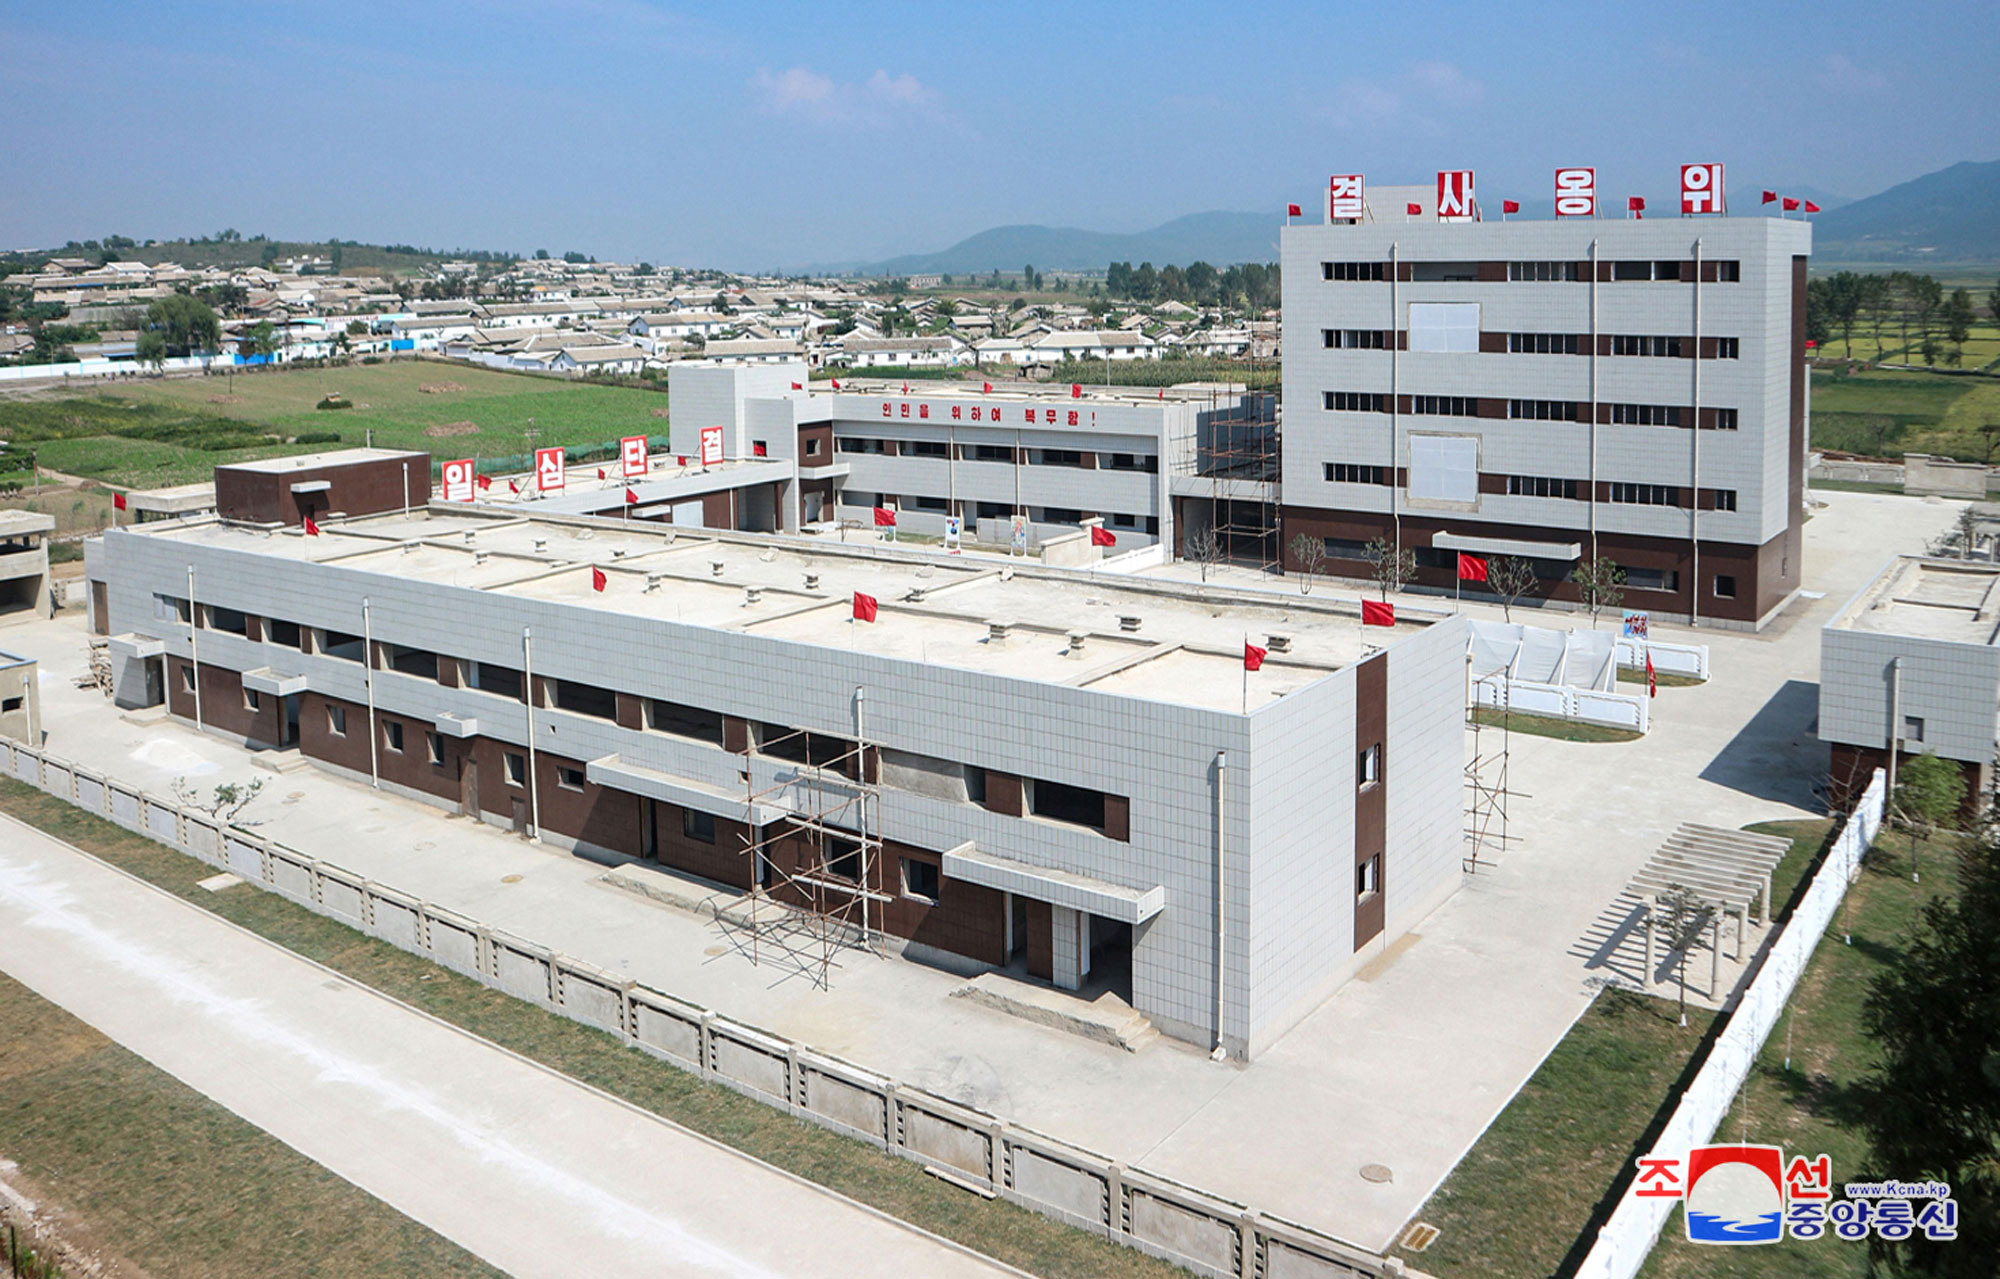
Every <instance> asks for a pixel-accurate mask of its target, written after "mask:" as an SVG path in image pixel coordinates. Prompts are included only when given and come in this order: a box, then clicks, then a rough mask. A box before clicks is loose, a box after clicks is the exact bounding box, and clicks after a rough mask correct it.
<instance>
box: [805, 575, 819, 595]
mask: <svg viewBox="0 0 2000 1279" xmlns="http://www.w3.org/2000/svg"><path fill="white" fill-rule="evenodd" d="M806 589H807V590H809V591H816V590H818V589H819V574H817V573H808V574H806Z"/></svg>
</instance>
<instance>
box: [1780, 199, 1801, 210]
mask: <svg viewBox="0 0 2000 1279" xmlns="http://www.w3.org/2000/svg"><path fill="white" fill-rule="evenodd" d="M1778 207H1779V208H1781V209H1783V210H1784V211H1785V212H1787V213H1797V212H1798V211H1799V202H1798V201H1797V200H1794V199H1793V198H1792V197H1791V196H1786V197H1785V201H1784V203H1783V204H1780V205H1779V206H1778Z"/></svg>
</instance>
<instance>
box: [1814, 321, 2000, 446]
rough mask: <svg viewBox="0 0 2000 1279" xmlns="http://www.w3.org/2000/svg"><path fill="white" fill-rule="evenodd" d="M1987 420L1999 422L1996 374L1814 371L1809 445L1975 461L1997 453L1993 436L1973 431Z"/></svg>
mask: <svg viewBox="0 0 2000 1279" xmlns="http://www.w3.org/2000/svg"><path fill="white" fill-rule="evenodd" d="M1858 349H1859V347H1858V344H1857V350H1858ZM1989 424H1994V425H2000V380H1996V379H1993V378H1984V377H1953V376H1947V375H1944V374H1937V373H1906V372H1898V371H1895V370H1886V369H1882V370H1878V369H1863V370H1861V371H1859V372H1856V373H1852V374H1850V373H1848V372H1846V371H1845V369H1839V370H1829V369H1825V368H1821V369H1816V370H1814V372H1813V379H1812V444H1813V447H1814V448H1818V449H1837V450H1840V451H1842V452H1848V453H1863V454H1867V455H1869V456H1871V457H1899V456H1901V455H1902V454H1904V453H1935V454H1938V455H1941V456H1946V457H1955V458H1958V459H1960V460H1962V461H1970V462H1979V461H1986V460H1989V458H1991V457H1992V456H1994V454H1995V453H1996V452H2000V447H1996V446H2000V434H1995V435H1994V436H1992V437H1989V436H1988V435H1987V434H1985V433H1982V432H1981V430H1980V428H1981V427H1982V426H1986V425H1989Z"/></svg>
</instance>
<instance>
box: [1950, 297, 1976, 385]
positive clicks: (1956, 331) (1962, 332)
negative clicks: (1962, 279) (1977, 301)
mask: <svg viewBox="0 0 2000 1279" xmlns="http://www.w3.org/2000/svg"><path fill="white" fill-rule="evenodd" d="M1976 318H1978V317H1977V314H1976V313H1975V312H1974V311H1973V309H1972V293H1971V292H1970V291H1969V290H1967V289H1953V290H1952V291H1951V297H1950V298H1949V299H1948V300H1947V301H1946V302H1945V304H1944V336H1945V341H1947V342H1949V343H1951V354H1950V355H1948V356H1946V357H1945V358H1946V362H1947V363H1949V364H1951V365H1952V366H1953V367H1954V368H1955V367H1957V365H1958V363H1959V361H1960V360H1962V359H1963V358H1965V340H1966V339H1967V338H1969V337H1971V336H1972V322H1973V320H1975V319H1976Z"/></svg>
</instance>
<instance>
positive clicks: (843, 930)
mask: <svg viewBox="0 0 2000 1279" xmlns="http://www.w3.org/2000/svg"><path fill="white" fill-rule="evenodd" d="M859 705H860V695H859V693H858V692H857V694H856V706H857V714H856V720H857V725H858V722H859V711H858V707H859ZM758 749H759V751H760V752H761V753H764V754H767V755H772V754H774V755H779V756H780V757H782V758H786V759H788V760H790V761H792V762H793V763H794V764H795V765H796V766H795V767H794V768H792V769H790V770H786V771H781V772H780V773H779V774H778V776H777V778H776V779H775V780H773V782H772V783H771V784H770V785H769V786H765V787H762V788H759V787H758V786H757V785H756V784H755V783H754V781H752V780H750V779H751V776H752V775H751V773H750V772H749V771H748V770H746V771H745V773H744V778H745V781H744V786H745V788H746V796H745V802H746V804H747V806H748V807H747V810H746V812H747V815H748V816H749V820H748V821H747V822H746V823H745V828H744V829H745V834H744V835H743V837H742V838H743V851H744V852H745V853H746V854H748V855H749V857H750V859H751V874H750V891H749V893H748V894H746V895H745V897H744V899H743V901H742V903H741V906H740V909H738V910H735V911H732V912H729V913H727V914H723V915H718V916H717V919H718V921H719V922H721V923H722V924H723V926H724V927H725V928H732V927H733V928H734V929H735V930H736V932H737V939H736V940H737V945H738V947H739V949H741V950H743V951H744V952H745V953H746V954H748V955H749V957H750V962H751V963H752V964H759V965H761V964H763V963H766V962H770V963H775V964H782V965H786V966H789V967H791V968H793V969H795V970H796V971H797V972H798V973H799V974H801V975H803V976H805V977H806V978H807V979H808V980H810V981H811V982H812V983H813V985H815V986H816V987H818V988H819V989H821V990H825V989H827V988H828V987H829V985H830V984H831V982H832V977H833V969H834V968H835V967H836V966H837V965H838V964H839V962H840V956H841V954H842V953H843V952H846V951H866V952H868V953H871V954H875V955H878V956H879V955H881V954H882V953H883V949H882V938H883V936H884V934H883V930H882V910H883V908H884V907H885V906H886V905H887V904H888V903H889V902H891V901H893V900H894V897H893V896H892V895H891V894H889V893H887V892H885V891H883V886H882V873H881V871H882V865H883V859H882V839H881V836H880V834H879V832H880V830H881V792H880V788H879V786H878V785H877V780H876V779H877V775H878V772H877V770H878V769H879V767H880V763H879V760H880V756H879V753H878V752H877V751H876V750H875V749H873V748H871V747H870V746H869V745H868V744H867V742H866V740H865V739H864V738H862V736H861V734H860V733H859V732H857V733H856V734H855V739H854V740H853V741H852V742H850V741H847V740H846V739H844V738H839V737H835V736H833V735H831V734H826V733H812V732H810V731H808V730H805V729H793V730H791V731H789V732H786V733H783V734H780V735H777V736H774V737H769V738H766V739H764V740H763V741H761V742H760V743H759V744H758ZM759 808H776V809H779V810H781V812H782V814H783V815H782V816H781V817H779V818H778V819H777V820H775V821H771V822H767V823H763V824H759V823H758V822H757V820H756V818H755V814H756V811H757V810H758V809H759Z"/></svg>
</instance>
